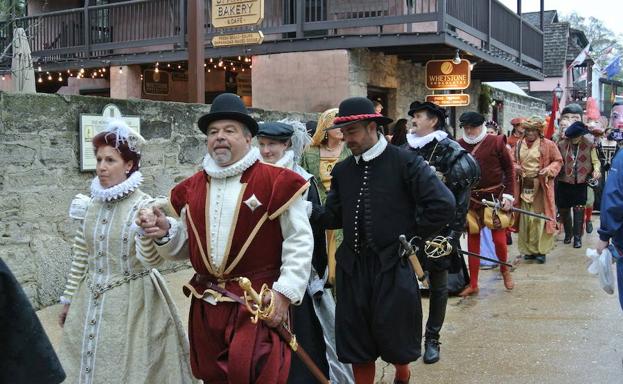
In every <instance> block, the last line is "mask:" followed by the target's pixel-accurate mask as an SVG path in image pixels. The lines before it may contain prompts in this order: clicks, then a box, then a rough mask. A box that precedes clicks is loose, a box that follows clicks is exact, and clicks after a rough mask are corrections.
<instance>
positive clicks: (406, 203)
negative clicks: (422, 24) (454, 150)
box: [312, 97, 455, 383]
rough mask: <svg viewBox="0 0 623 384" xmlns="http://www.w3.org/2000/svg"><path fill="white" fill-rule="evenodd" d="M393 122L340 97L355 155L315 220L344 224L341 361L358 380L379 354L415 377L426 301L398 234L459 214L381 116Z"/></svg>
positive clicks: (339, 282)
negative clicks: (392, 137)
mask: <svg viewBox="0 0 623 384" xmlns="http://www.w3.org/2000/svg"><path fill="white" fill-rule="evenodd" d="M389 122H391V120H390V119H387V118H385V117H383V116H381V115H379V114H376V113H375V112H374V107H373V105H372V103H371V102H370V101H369V100H367V99H366V98H361V97H354V98H350V99H346V100H344V101H343V102H342V103H341V104H340V108H339V112H338V115H337V117H336V119H335V120H334V126H333V127H332V128H341V129H342V132H343V133H344V140H345V141H346V143H347V145H348V147H349V148H350V149H351V151H352V152H353V156H350V157H348V158H347V159H345V160H344V161H342V162H340V163H338V164H337V165H336V166H335V168H334V169H333V172H332V176H333V179H332V182H331V191H330V192H329V194H328V196H327V201H326V204H325V206H324V207H322V208H320V209H319V208H318V207H316V208H315V209H314V213H313V214H312V220H313V221H317V222H320V223H321V224H322V225H323V226H324V227H326V228H331V229H337V228H343V230H344V241H343V242H342V244H341V245H340V247H339V248H338V250H337V253H336V260H337V270H336V292H337V308H336V338H337V340H336V341H337V352H338V357H339V359H340V361H342V362H345V363H352V364H353V372H354V375H355V380H356V381H357V382H358V383H360V382H361V383H363V382H365V383H371V382H372V381H373V379H374V362H375V361H376V359H377V358H378V357H379V356H380V357H381V358H383V360H385V361H387V362H389V363H393V364H394V365H396V381H395V382H397V383H403V382H408V378H409V370H408V365H407V364H408V363H410V362H412V361H415V360H416V359H417V358H418V357H419V356H420V354H421V329H422V308H421V302H420V294H419V288H418V283H417V279H416V276H415V273H414V271H413V269H412V266H411V264H409V261H408V259H407V258H406V257H403V256H402V255H401V253H400V247H399V241H398V237H399V236H400V235H401V234H404V235H405V236H406V237H407V238H408V239H411V238H413V237H418V238H427V237H429V236H431V235H432V234H434V233H437V232H439V231H440V230H441V229H442V228H443V227H445V226H446V225H447V224H448V223H449V221H450V219H451V218H452V217H453V215H454V209H455V203H454V197H453V195H452V193H451V192H450V191H449V190H448V189H447V188H446V187H445V185H444V184H443V183H442V182H441V181H440V180H439V179H438V178H437V176H435V173H434V172H433V171H432V170H431V168H430V167H429V166H428V165H427V164H426V163H425V162H424V160H423V159H422V158H421V157H420V156H417V155H415V154H414V153H412V152H409V151H406V150H404V149H401V148H397V147H395V146H391V145H388V144H387V141H386V140H385V138H384V137H383V136H382V135H378V134H377V132H376V127H377V124H387V123H389Z"/></svg>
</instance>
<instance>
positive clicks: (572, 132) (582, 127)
mask: <svg viewBox="0 0 623 384" xmlns="http://www.w3.org/2000/svg"><path fill="white" fill-rule="evenodd" d="M587 133H590V131H589V130H588V127H587V126H586V124H584V123H583V122H581V121H576V122H574V123H573V124H571V125H570V126H568V127H567V129H565V136H566V137H568V138H570V139H573V138H576V137H579V136H584V135H586V134H587Z"/></svg>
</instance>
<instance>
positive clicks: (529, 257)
mask: <svg viewBox="0 0 623 384" xmlns="http://www.w3.org/2000/svg"><path fill="white" fill-rule="evenodd" d="M523 259H524V260H534V259H536V255H523Z"/></svg>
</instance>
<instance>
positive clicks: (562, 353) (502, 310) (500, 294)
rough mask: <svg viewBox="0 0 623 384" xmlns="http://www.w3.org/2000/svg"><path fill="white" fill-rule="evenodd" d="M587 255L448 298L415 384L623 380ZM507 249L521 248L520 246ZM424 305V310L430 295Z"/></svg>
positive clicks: (46, 316)
mask: <svg viewBox="0 0 623 384" xmlns="http://www.w3.org/2000/svg"><path fill="white" fill-rule="evenodd" d="M595 221H597V220H595ZM597 226H598V224H597V222H596V223H595V227H596V228H597ZM596 239H597V236H596V233H593V234H591V235H589V236H585V237H584V245H585V246H591V245H592V244H593V243H594V242H595V241H596ZM515 244H516V238H515ZM584 253H585V248H583V249H581V250H576V249H573V248H572V247H571V246H570V245H563V244H562V242H561V241H559V242H557V243H556V249H555V250H554V251H553V252H552V253H551V255H548V258H547V263H546V264H544V265H538V264H534V263H528V262H523V263H521V264H519V265H518V266H517V268H516V270H515V272H514V273H513V277H514V279H515V282H516V287H515V290H513V291H512V292H506V291H505V290H504V287H503V284H502V280H501V279H500V278H499V272H497V270H491V271H481V276H480V295H479V296H476V297H471V298H468V299H460V298H457V297H452V298H450V301H449V304H448V312H447V317H446V323H445V325H444V328H443V330H442V338H441V342H442V346H441V360H440V361H439V362H438V363H436V364H432V365H425V364H423V363H422V362H421V360H418V361H417V362H416V363H414V364H413V365H412V368H411V372H412V379H411V383H444V384H453V383H457V384H458V383H461V384H465V383H474V384H475V383H492V384H494V383H504V384H515V383H516V384H530V383H539V384H545V383H552V384H553V383H578V384H579V383H599V384H602V383H603V384H605V383H608V384H609V383H612V384H616V383H622V382H623V379H622V377H623V366H622V359H623V327H621V321H622V319H623V312H622V311H621V309H620V308H619V304H618V300H617V297H616V295H613V296H609V295H607V294H606V293H605V292H604V291H603V290H601V288H600V287H599V281H598V279H597V278H596V277H593V276H591V275H589V274H588V273H587V272H586V265H585V256H584ZM509 254H510V255H511V258H512V257H515V256H516V255H517V254H518V252H517V249H516V247H515V245H513V246H511V247H510V250H509ZM191 275H192V272H191V270H183V271H180V272H177V273H174V274H170V275H167V276H166V278H167V280H168V281H169V283H170V290H171V292H172V294H173V295H174V297H175V298H176V301H177V305H178V307H179V309H180V312H181V313H182V318H183V320H184V321H186V320H187V313H188V304H189V300H187V299H186V298H185V297H184V296H183V295H182V293H181V285H182V284H183V283H184V282H186V281H187V280H188V278H189V277H190V276H191ZM423 304H424V313H425V314H426V313H427V311H428V301H427V299H424V300H423ZM59 310H60V306H59V305H55V306H52V307H48V308H46V309H44V310H42V311H40V312H39V315H40V317H41V319H42V321H43V323H44V326H45V328H46V330H47V332H48V334H49V336H50V338H51V339H52V341H53V343H54V344H55V345H58V342H59V340H60V336H61V333H60V328H59V327H58V325H57V322H56V316H57V314H58V312H59ZM425 320H426V316H425V318H424V321H425ZM392 380H393V371H392V368H391V366H390V367H387V364H385V363H384V362H381V361H379V362H378V364H377V382H378V383H392Z"/></svg>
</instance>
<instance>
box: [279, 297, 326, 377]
mask: <svg viewBox="0 0 623 384" xmlns="http://www.w3.org/2000/svg"><path fill="white" fill-rule="evenodd" d="M292 317H293V319H292V320H293V321H292V325H293V328H294V329H293V330H294V333H295V334H296V338H297V340H298V342H299V343H300V344H301V346H302V347H303V348H305V352H307V354H308V355H309V357H311V359H312V360H313V362H314V363H316V365H317V366H318V368H320V370H321V371H322V372H324V374H325V377H329V363H328V361H327V349H326V346H325V340H324V334H323V332H322V326H321V325H320V321H319V320H318V317H317V316H316V311H314V304H313V303H312V299H311V297H310V296H309V295H308V294H307V292H305V296H304V297H303V302H302V303H301V305H299V306H296V307H294V310H293V316H292ZM315 382H316V379H315V378H314V376H313V375H312V374H311V372H310V371H309V369H308V368H307V367H306V366H305V364H303V362H302V361H301V359H299V357H298V356H297V355H296V353H292V366H291V367H290V374H289V375H288V384H298V383H300V384H306V383H315Z"/></svg>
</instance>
